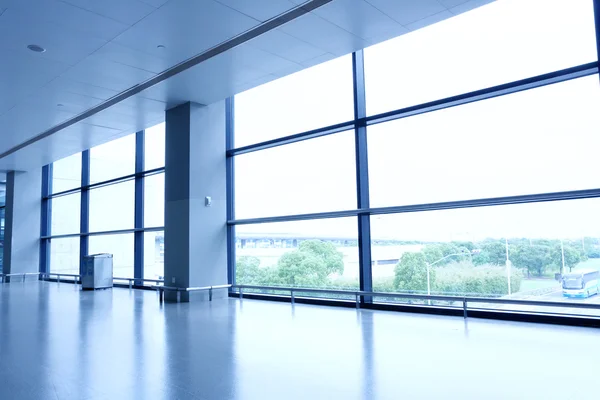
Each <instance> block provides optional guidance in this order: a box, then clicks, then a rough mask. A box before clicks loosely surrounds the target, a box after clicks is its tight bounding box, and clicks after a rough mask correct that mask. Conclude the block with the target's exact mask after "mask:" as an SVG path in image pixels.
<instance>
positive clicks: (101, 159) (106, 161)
mask: <svg viewBox="0 0 600 400" xmlns="http://www.w3.org/2000/svg"><path fill="white" fill-rule="evenodd" d="M134 172H135V134H132V135H127V136H125V137H122V138H119V139H116V140H113V141H110V142H107V143H104V144H102V145H100V146H96V147H93V148H92V149H91V150H90V183H98V182H103V181H107V180H110V179H114V178H119V177H121V176H126V175H131V174H133V173H134Z"/></svg>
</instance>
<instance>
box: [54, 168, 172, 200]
mask: <svg viewBox="0 0 600 400" xmlns="http://www.w3.org/2000/svg"><path fill="white" fill-rule="evenodd" d="M164 171H165V167H160V168H154V169H149V170H147V171H143V172H138V173H135V174H130V175H125V176H121V177H118V178H113V179H109V180H107V181H102V182H97V183H92V184H90V185H85V186H80V187H77V188H74V189H69V190H65V191H62V192H58V193H53V194H51V195H49V196H48V197H45V198H44V199H51V198H53V197H60V196H67V195H69V194H73V193H77V192H80V191H81V190H91V189H95V188H98V187H103V186H109V185H114V184H117V183H122V182H127V181H130V180H132V179H135V178H137V177H142V178H144V177H146V176H152V175H157V174H160V173H162V172H164Z"/></svg>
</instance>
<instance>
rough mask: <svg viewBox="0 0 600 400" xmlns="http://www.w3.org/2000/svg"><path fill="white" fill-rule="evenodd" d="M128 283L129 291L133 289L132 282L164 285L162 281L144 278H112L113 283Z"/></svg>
mask: <svg viewBox="0 0 600 400" xmlns="http://www.w3.org/2000/svg"><path fill="white" fill-rule="evenodd" d="M115 280H116V281H129V289H132V288H133V282H136V281H142V282H154V283H164V282H165V281H164V280H163V279H144V278H119V277H116V276H113V281H115Z"/></svg>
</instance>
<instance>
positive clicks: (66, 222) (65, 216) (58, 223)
mask: <svg viewBox="0 0 600 400" xmlns="http://www.w3.org/2000/svg"><path fill="white" fill-rule="evenodd" d="M50 202H51V203H50V204H51V210H52V217H51V221H52V225H51V230H50V233H51V234H52V235H65V234H70V233H79V230H80V228H81V226H80V217H81V214H80V212H79V210H80V207H81V193H80V192H77V193H73V194H69V195H66V196H59V197H53V198H51V199H50Z"/></svg>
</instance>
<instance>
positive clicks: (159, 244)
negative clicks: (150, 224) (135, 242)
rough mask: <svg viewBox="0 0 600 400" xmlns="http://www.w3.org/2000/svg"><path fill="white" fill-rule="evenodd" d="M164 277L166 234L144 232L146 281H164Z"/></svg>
mask: <svg viewBox="0 0 600 400" xmlns="http://www.w3.org/2000/svg"><path fill="white" fill-rule="evenodd" d="M164 275H165V233H164V232H144V279H163V277H164ZM147 284H148V283H147Z"/></svg>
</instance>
